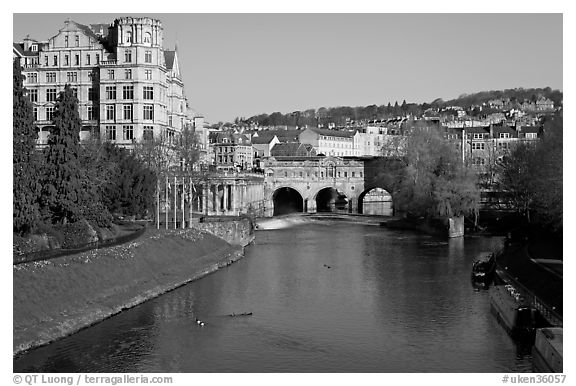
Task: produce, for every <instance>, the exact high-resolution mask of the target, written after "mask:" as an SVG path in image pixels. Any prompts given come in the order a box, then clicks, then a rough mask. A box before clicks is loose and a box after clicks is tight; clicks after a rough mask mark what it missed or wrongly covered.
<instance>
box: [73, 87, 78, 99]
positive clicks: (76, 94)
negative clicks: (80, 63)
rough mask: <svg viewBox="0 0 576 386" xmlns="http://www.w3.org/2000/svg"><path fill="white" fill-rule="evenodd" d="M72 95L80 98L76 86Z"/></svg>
mask: <svg viewBox="0 0 576 386" xmlns="http://www.w3.org/2000/svg"><path fill="white" fill-rule="evenodd" d="M72 95H74V98H76V99H78V89H77V88H76V87H72Z"/></svg>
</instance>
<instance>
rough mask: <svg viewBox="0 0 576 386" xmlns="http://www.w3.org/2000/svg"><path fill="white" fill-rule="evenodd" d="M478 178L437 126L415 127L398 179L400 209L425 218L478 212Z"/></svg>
mask: <svg viewBox="0 0 576 386" xmlns="http://www.w3.org/2000/svg"><path fill="white" fill-rule="evenodd" d="M476 182H477V177H476V176H475V175H474V173H473V172H471V171H470V170H468V169H466V168H465V167H464V166H463V165H462V161H461V159H460V156H459V154H458V152H457V150H456V148H455V147H454V146H453V145H452V144H451V143H450V142H448V141H447V140H445V139H444V138H443V137H442V135H441V133H439V132H438V131H437V130H436V129H435V128H429V127H424V128H420V127H415V128H413V129H412V131H411V132H410V133H408V135H407V137H406V144H405V156H404V169H403V172H402V173H401V177H400V178H399V180H397V181H396V184H395V185H396V187H395V190H396V194H395V196H396V199H397V203H398V206H399V207H400V209H402V210H404V211H406V212H407V213H408V214H411V215H414V216H423V217H436V216H461V215H470V214H474V215H476V214H477V212H478V205H479V201H480V193H479V190H478V187H477V185H476Z"/></svg>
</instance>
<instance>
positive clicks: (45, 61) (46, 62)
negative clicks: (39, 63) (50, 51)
mask: <svg viewBox="0 0 576 386" xmlns="http://www.w3.org/2000/svg"><path fill="white" fill-rule="evenodd" d="M44 65H45V66H46V67H48V55H46V56H44Z"/></svg>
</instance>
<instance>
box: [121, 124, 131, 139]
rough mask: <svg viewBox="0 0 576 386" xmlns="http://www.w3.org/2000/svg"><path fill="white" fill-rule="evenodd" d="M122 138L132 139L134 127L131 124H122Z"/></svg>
mask: <svg viewBox="0 0 576 386" xmlns="http://www.w3.org/2000/svg"><path fill="white" fill-rule="evenodd" d="M122 132H123V138H124V140H125V141H131V140H133V139H134V127H133V126H131V125H124V126H122Z"/></svg>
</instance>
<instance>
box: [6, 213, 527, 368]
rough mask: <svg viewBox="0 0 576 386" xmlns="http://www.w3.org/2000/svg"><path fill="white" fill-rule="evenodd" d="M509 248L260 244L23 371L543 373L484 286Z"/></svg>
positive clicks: (455, 243) (426, 243)
mask: <svg viewBox="0 0 576 386" xmlns="http://www.w3.org/2000/svg"><path fill="white" fill-rule="evenodd" d="M499 242H500V241H499V240H497V239H494V238H483V237H466V238H464V239H462V238H460V239H453V240H449V241H445V240H441V239H437V238H435V237H432V236H427V235H423V234H419V233H412V232H401V231H394V230H388V229H385V228H381V227H378V226H375V225H362V224H352V223H347V222H342V221H340V222H339V221H315V222H311V223H304V224H300V225H296V226H293V227H290V228H285V229H278V230H266V231H258V232H257V234H256V240H255V242H254V244H253V245H250V246H249V247H247V248H246V256H245V257H244V258H243V259H241V260H240V261H238V262H237V263H235V264H233V265H231V266H229V267H227V268H225V269H222V270H220V271H218V272H216V273H214V274H212V275H209V276H207V277H205V278H203V279H201V280H198V281H196V282H193V283H190V284H188V285H186V286H183V287H180V288H178V289H176V290H174V291H172V292H169V293H167V294H165V295H163V296H161V297H159V298H156V299H153V300H150V301H148V302H146V303H143V304H141V305H139V306H137V307H135V308H133V309H130V310H127V311H124V312H122V313H121V314H119V315H117V316H114V317H112V318H110V319H107V320H105V321H103V322H101V323H99V324H97V325H95V326H93V327H90V328H87V329H85V330H82V331H80V332H78V333H76V334H74V335H72V336H70V337H68V338H65V339H62V340H59V341H57V342H54V343H52V344H50V345H47V346H44V347H40V348H38V349H35V350H32V351H30V352H28V353H26V354H24V355H22V356H20V357H17V358H16V359H14V365H13V366H14V371H15V372H439V373H446V372H524V371H531V361H532V360H531V356H530V355H529V352H526V351H527V350H525V349H523V348H521V347H517V346H516V345H515V344H514V342H513V341H512V340H511V339H510V338H509V337H508V335H507V334H506V333H505V331H504V330H503V328H502V327H501V326H500V325H498V323H497V322H496V320H495V318H494V317H493V316H492V315H491V314H490V311H489V298H488V292H487V291H477V290H475V289H474V288H473V287H472V285H471V282H470V268H471V265H472V261H473V260H474V259H475V258H476V256H477V255H478V254H479V253H480V252H482V251H485V250H490V249H491V248H493V247H496V246H497V245H498V243H499ZM243 312H252V313H253V314H252V315H251V316H237V317H231V316H227V315H229V314H232V313H236V314H238V313H243ZM195 318H199V319H201V320H202V321H204V322H205V326H203V327H202V326H199V325H197V324H195V322H194V320H195Z"/></svg>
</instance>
